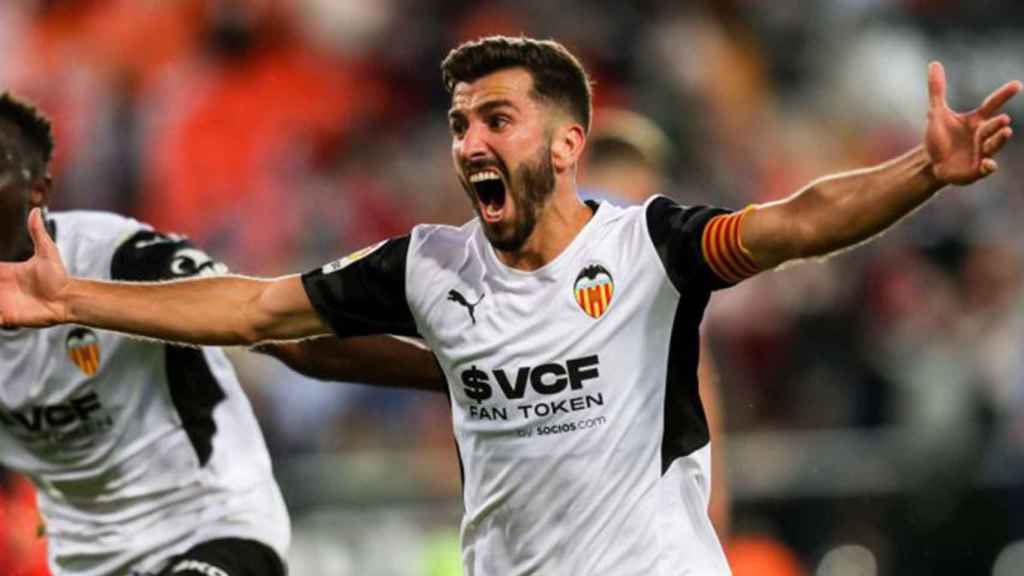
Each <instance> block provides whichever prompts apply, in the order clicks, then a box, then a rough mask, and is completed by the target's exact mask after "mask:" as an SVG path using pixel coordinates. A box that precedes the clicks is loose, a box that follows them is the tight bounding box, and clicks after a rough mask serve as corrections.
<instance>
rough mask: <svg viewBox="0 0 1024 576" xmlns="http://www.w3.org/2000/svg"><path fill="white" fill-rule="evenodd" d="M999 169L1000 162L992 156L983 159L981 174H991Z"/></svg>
mask: <svg viewBox="0 0 1024 576" xmlns="http://www.w3.org/2000/svg"><path fill="white" fill-rule="evenodd" d="M996 170H999V163H998V162H996V161H995V160H993V159H991V158H985V159H983V160H982V161H981V175H982V176H988V175H989V174H991V173H993V172H995V171H996Z"/></svg>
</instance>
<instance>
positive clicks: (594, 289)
mask: <svg viewBox="0 0 1024 576" xmlns="http://www.w3.org/2000/svg"><path fill="white" fill-rule="evenodd" d="M572 290H573V293H574V295H575V296H576V303H577V304H579V305H580V308H582V309H583V311H584V312H586V313H587V315H588V316H591V317H592V318H600V317H601V316H602V315H603V314H604V313H605V310H607V309H608V306H610V305H611V303H612V294H614V293H615V282H614V281H613V280H612V275H611V273H610V272H608V270H606V269H605V267H604V266H601V265H600V264H590V265H589V266H587V267H585V268H584V269H583V270H581V271H580V273H579V275H578V276H576V282H575V283H574V284H573V287H572Z"/></svg>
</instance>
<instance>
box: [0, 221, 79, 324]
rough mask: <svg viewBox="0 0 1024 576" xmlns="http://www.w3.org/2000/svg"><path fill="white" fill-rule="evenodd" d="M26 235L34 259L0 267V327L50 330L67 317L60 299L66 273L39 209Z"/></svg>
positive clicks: (65, 282)
mask: <svg viewBox="0 0 1024 576" xmlns="http://www.w3.org/2000/svg"><path fill="white" fill-rule="evenodd" d="M29 233H30V234H31V235H32V242H33V243H34V244H35V247H36V253H35V255H34V256H33V257H32V258H31V259H30V260H28V261H26V262H14V263H0V325H2V326H4V327H8V328H10V327H17V326H36V327H38V326H50V325H52V324H57V323H59V322H63V321H64V319H65V318H66V317H67V314H66V311H65V306H64V304H63V303H62V301H61V298H60V296H61V291H62V290H63V289H64V287H65V286H66V285H67V282H68V278H67V272H66V271H65V270H64V264H63V262H61V259H60V253H59V252H58V251H57V246H56V245H55V244H54V243H53V240H51V239H50V236H49V234H47V233H46V228H45V226H44V225H43V218H42V215H41V213H40V211H39V209H35V210H33V211H32V213H31V214H30V215H29Z"/></svg>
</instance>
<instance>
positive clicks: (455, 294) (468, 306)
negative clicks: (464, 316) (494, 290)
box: [448, 290, 486, 324]
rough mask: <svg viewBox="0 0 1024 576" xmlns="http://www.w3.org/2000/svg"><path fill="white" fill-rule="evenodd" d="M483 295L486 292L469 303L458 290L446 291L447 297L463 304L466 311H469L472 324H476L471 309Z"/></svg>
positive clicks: (460, 304)
mask: <svg viewBox="0 0 1024 576" xmlns="http://www.w3.org/2000/svg"><path fill="white" fill-rule="evenodd" d="M484 296H486V294H481V295H480V297H479V298H477V300H476V302H474V303H472V304H470V303H469V300H466V297H465V296H463V295H462V294H460V293H459V291H458V290H449V291H448V299H449V300H451V301H452V302H455V303H456V304H458V305H459V306H465V307H466V311H467V312H469V319H470V320H472V321H473V324H476V315H475V314H474V313H473V310H474V309H475V308H476V306H477V304H479V303H480V301H481V300H483V299H484Z"/></svg>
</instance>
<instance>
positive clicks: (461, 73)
mask: <svg viewBox="0 0 1024 576" xmlns="http://www.w3.org/2000/svg"><path fill="white" fill-rule="evenodd" d="M508 68H525V69H526V70H527V71H528V72H529V73H530V76H531V77H532V78H533V92H534V94H533V95H534V97H536V98H537V99H541V100H548V101H551V102H553V103H555V104H557V105H559V106H561V107H563V108H565V110H566V111H568V112H569V113H570V114H571V115H572V117H573V118H575V119H576V120H577V121H578V122H579V123H580V124H582V125H583V129H584V130H585V131H587V132H589V131H590V114H591V112H590V108H591V91H590V79H589V78H588V77H587V73H586V71H585V70H584V69H583V65H582V64H580V61H579V60H577V59H576V57H575V56H573V55H572V53H570V52H569V50H567V49H566V48H565V46H562V45H561V44H559V43H558V42H555V41H554V40H535V39H533V38H524V37H520V38H511V37H508V36H487V37H485V38H480V39H479V40H473V41H471V42H465V43H463V44H461V45H459V46H458V47H457V48H455V49H454V50H452V51H451V52H449V53H448V56H447V57H446V58H445V59H444V62H442V63H441V74H442V78H443V80H444V87H445V89H446V90H448V92H449V93H453V92H454V91H455V85H456V84H458V83H459V82H474V81H476V80H478V79H480V78H483V77H484V76H486V75H488V74H491V73H493V72H498V71H500V70H505V69H508Z"/></svg>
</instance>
